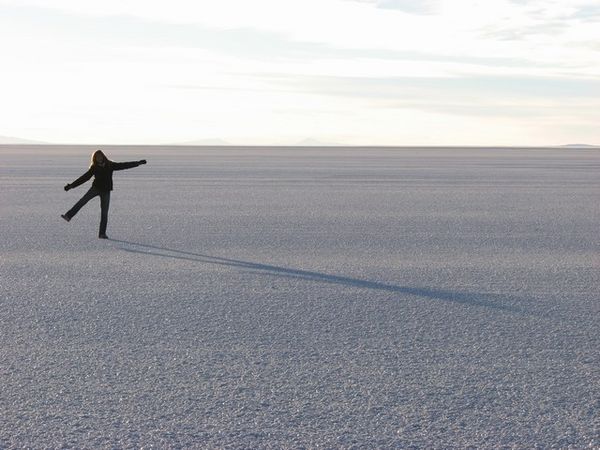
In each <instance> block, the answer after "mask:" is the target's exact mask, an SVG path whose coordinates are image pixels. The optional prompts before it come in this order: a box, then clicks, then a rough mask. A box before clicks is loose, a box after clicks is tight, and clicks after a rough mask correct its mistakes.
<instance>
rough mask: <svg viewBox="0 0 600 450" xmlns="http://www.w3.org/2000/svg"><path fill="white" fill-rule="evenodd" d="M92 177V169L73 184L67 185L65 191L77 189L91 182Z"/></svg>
mask: <svg viewBox="0 0 600 450" xmlns="http://www.w3.org/2000/svg"><path fill="white" fill-rule="evenodd" d="M92 175H93V172H92V169H91V168H90V169H89V170H88V171H87V172H86V173H84V174H83V175H81V176H80V177H79V178H77V179H76V180H75V181H73V182H72V183H71V184H67V185H66V186H65V191H68V190H69V189H73V188H76V187H77V186H79V185H81V184H83V183H85V182H86V181H87V180H89V179H90V178H92Z"/></svg>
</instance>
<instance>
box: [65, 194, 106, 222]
mask: <svg viewBox="0 0 600 450" xmlns="http://www.w3.org/2000/svg"><path fill="white" fill-rule="evenodd" d="M97 195H99V196H100V231H99V232H98V234H106V225H107V224H108V206H109V205H110V191H101V190H100V189H97V188H95V187H93V186H92V187H91V189H90V190H89V191H87V192H86V193H85V194H84V195H83V197H81V199H80V200H79V201H78V202H77V203H75V206H73V207H72V208H71V209H70V210H69V211H67V214H66V215H67V216H68V217H69V219H70V218H71V217H73V216H74V215H75V214H77V213H78V212H79V210H80V209H81V208H83V205H85V204H86V203H87V202H89V201H90V200H91V199H93V198H94V197H96V196H97Z"/></svg>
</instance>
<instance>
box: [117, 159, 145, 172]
mask: <svg viewBox="0 0 600 450" xmlns="http://www.w3.org/2000/svg"><path fill="white" fill-rule="evenodd" d="M142 164H146V160H145V159H140V160H139V161H129V162H114V163H112V168H113V170H125V169H133V168H134V167H137V166H139V165H142Z"/></svg>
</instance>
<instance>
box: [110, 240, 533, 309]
mask: <svg viewBox="0 0 600 450" xmlns="http://www.w3.org/2000/svg"><path fill="white" fill-rule="evenodd" d="M110 240H111V241H113V242H118V243H121V244H127V245H130V246H134V247H138V248H128V247H121V249H122V250H124V251H127V252H131V253H141V254H144V255H152V256H162V257H165V258H175V259H182V260H186V261H194V262H201V263H205V264H216V265H221V266H229V267H237V268H243V269H251V270H255V271H258V272H262V273H264V274H267V275H272V276H279V277H288V278H298V279H302V280H308V281H318V282H322V283H331V284H339V285H343V286H354V287H357V288H363V289H376V290H380V291H387V292H395V293H400V294H408V295H414V296H417V297H425V298H430V299H435V300H444V301H450V302H455V303H462V304H466V305H472V306H484V307H487V308H493V309H498V310H503V311H511V312H520V313H522V312H524V311H523V310H521V309H520V308H517V307H515V306H514V305H507V304H506V302H507V301H511V302H515V301H517V300H521V301H523V299H517V298H516V297H515V296H506V295H499V294H491V293H474V292H460V291H449V290H444V289H431V288H423V287H410V286H397V285H393V284H388V283H380V282H377V281H369V280H362V279H360V278H350V277H344V276H340V275H330V274H327V273H321V272H314V271H310V270H301V269H292V268H288V267H281V266H274V265H271V264H262V263H257V262H251V261H242V260H238V259H230V258H223V257H220V256H210V255H203V254H200V253H192V252H187V251H183V250H175V249H171V248H165V247H157V246H154V245H149V244H141V243H139V242H130V241H123V240H119V239H110Z"/></svg>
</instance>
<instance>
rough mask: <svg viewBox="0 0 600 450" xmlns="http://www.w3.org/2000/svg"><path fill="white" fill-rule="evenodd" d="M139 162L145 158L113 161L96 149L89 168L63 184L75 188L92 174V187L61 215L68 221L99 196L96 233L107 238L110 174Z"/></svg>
mask: <svg viewBox="0 0 600 450" xmlns="http://www.w3.org/2000/svg"><path fill="white" fill-rule="evenodd" d="M140 164H146V160H145V159H142V160H140V161H131V162H120V163H119V162H113V161H111V160H110V159H108V158H107V157H106V155H104V153H102V151H101V150H96V151H95V152H94V153H93V154H92V162H91V164H90V168H89V170H88V171H87V172H86V173H84V174H83V175H81V176H80V177H79V178H77V179H76V180H75V181H73V182H72V183H71V184H67V185H66V186H65V191H68V190H69V189H73V188H76V187H77V186H79V185H81V184H83V183H85V182H86V181H87V180H89V179H90V178H92V175H93V176H94V181H93V182H92V187H91V188H90V190H89V191H87V192H86V193H85V195H84V196H83V197H81V199H80V200H79V201H78V202H77V203H75V206H73V207H72V208H71V209H70V210H69V211H67V212H66V213H65V214H62V215H61V217H62V218H63V219H65V220H66V221H67V222H68V221H70V220H71V219H72V218H73V216H74V215H75V214H77V212H78V211H79V210H80V209H81V208H82V207H83V205H85V204H86V203H87V202H89V201H90V200H91V199H93V198H94V197H96V196H100V211H101V218H100V232H99V233H98V237H99V238H100V239H108V236H106V225H107V224H108V205H109V204H110V191H112V188H113V182H112V174H113V171H114V170H124V169H131V168H133V167H137V166H139V165H140Z"/></svg>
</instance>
